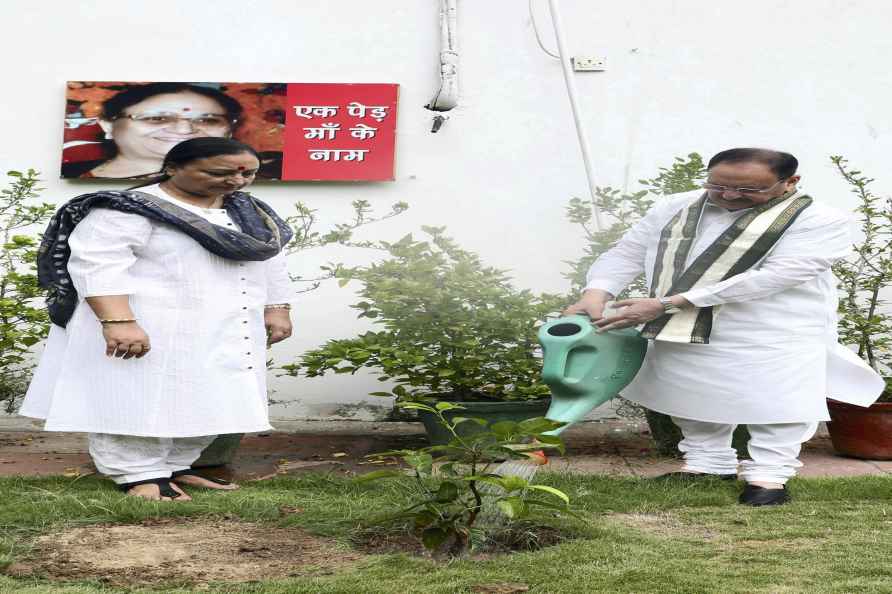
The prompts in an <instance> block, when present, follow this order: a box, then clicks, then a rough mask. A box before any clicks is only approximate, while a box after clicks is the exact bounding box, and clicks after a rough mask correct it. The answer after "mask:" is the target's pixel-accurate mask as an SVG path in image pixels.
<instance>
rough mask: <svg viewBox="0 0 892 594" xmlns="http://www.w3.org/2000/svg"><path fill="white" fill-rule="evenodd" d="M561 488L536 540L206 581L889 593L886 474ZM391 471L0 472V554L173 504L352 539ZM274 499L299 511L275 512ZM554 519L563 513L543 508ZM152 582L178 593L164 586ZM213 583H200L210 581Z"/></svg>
mask: <svg viewBox="0 0 892 594" xmlns="http://www.w3.org/2000/svg"><path fill="white" fill-rule="evenodd" d="M543 478H544V481H545V482H546V483H547V484H551V485H553V486H555V487H558V488H560V489H562V490H564V491H565V492H567V493H568V494H569V495H570V497H571V499H572V501H573V504H574V507H575V508H576V509H577V510H578V511H579V512H580V513H581V515H582V518H583V519H582V520H574V521H573V522H574V523H575V532H576V535H575V536H576V538H575V539H573V540H568V541H566V542H564V543H562V544H559V545H557V546H554V547H549V548H546V549H543V550H540V551H536V552H525V553H514V554H512V555H507V556H498V557H491V558H487V559H484V560H475V559H470V560H462V561H455V562H451V563H438V562H434V561H431V560H428V559H423V558H418V557H412V556H409V555H401V554H400V555H375V556H370V557H368V559H367V560H366V561H363V562H361V563H359V564H358V565H355V566H352V567H349V568H346V569H344V570H343V571H342V572H339V573H336V574H335V575H329V576H324V577H318V578H289V579H287V580H279V581H268V582H262V583H251V584H228V585H227V584H214V585H212V586H211V590H210V591H213V592H227V593H232V594H247V593H264V594H267V593H268V594H272V593H277V594H279V593H281V594H285V593H289V594H290V593H308V594H309V593H312V594H318V593H351V594H353V593H357V594H358V593H366V592H368V593H372V592H381V593H398V594H409V593H416V592H417V593H432V594H433V593H442V594H454V593H458V592H472V591H473V590H472V588H473V586H475V585H479V584H492V583H500V582H513V583H523V584H527V585H529V588H530V589H529V591H530V592H536V593H546V592H547V593H556V594H557V593H560V594H564V593H576V592H579V593H593V592H611V593H613V592H635V593H646V592H654V593H673V592H678V593H684V594H689V593H699V592H703V593H712V592H722V593H741V594H743V593H746V594H750V593H763V592H764V593H775V592H778V593H793V592H797V593H798V592H801V593H808V594H822V593H825V592H826V593H829V592H846V593H849V592H851V593H858V594H861V593H872V592H890V593H892V477H861V478H851V479H844V478H840V479H820V480H798V479H797V480H795V481H793V482H792V483H791V492H792V495H793V497H794V502H793V503H792V504H790V505H787V506H782V507H778V508H758V509H755V508H750V507H745V506H741V505H738V504H737V503H736V498H737V494H738V490H739V488H740V485H739V484H737V485H735V484H733V483H727V482H721V481H708V482H706V483H692V484H687V485H679V484H656V483H651V482H647V481H640V480H632V479H613V478H606V477H597V476H584V475H546V476H545V477H543ZM403 497H404V491H403V490H402V489H400V488H399V487H398V485H394V484H388V483H386V482H379V483H372V484H364V485H356V484H352V483H350V481H348V480H346V479H344V478H340V477H336V476H326V475H318V474H317V475H304V476H300V477H283V478H279V479H275V480H272V481H265V482H261V483H253V484H252V483H249V484H247V485H245V486H244V487H243V488H242V489H241V490H240V491H238V492H235V493H229V494H226V495H221V494H218V493H206V494H201V493H199V494H198V495H197V496H196V497H195V501H194V502H191V503H178V504H160V503H152V502H144V501H139V500H134V499H132V498H126V497H124V496H123V495H122V494H121V493H120V492H118V491H116V490H114V489H113V488H112V487H111V486H110V485H109V484H108V483H106V482H103V481H100V480H97V479H94V478H83V479H79V480H72V479H65V478H48V479H2V480H0V566H2V564H4V563H7V564H8V563H10V562H11V561H12V560H13V559H15V558H16V557H17V556H21V555H24V554H26V553H27V547H28V542H29V541H30V540H31V539H33V538H34V537H35V536H37V535H39V534H43V533H46V532H49V531H52V530H56V529H60V528H63V527H71V526H76V525H84V524H92V523H107V522H113V523H133V522H137V521H140V520H143V519H146V518H153V517H170V516H192V517H196V516H216V517H220V516H224V515H226V516H234V517H238V518H241V519H244V520H248V521H255V522H269V523H271V524H274V525H278V526H289V525H290V526H300V527H302V528H304V529H305V530H307V531H309V532H311V533H314V534H318V535H325V536H330V537H333V538H336V539H340V540H342V541H343V542H344V543H345V546H346V545H347V543H348V542H349V539H350V536H351V534H353V533H354V531H355V529H356V527H357V526H358V525H359V524H361V523H363V522H364V521H366V520H368V519H369V518H372V517H374V516H375V515H376V514H379V513H382V512H384V511H387V510H390V509H391V507H390V506H391V505H392V503H393V502H400V501H401V500H402V498H403ZM281 506H294V507H300V508H301V509H302V510H303V512H302V513H299V514H293V515H286V516H283V515H282V514H281V513H280V511H279V509H280V507H281ZM548 522H550V523H552V524H554V523H555V522H557V525H560V524H561V523H562V522H566V520H548ZM125 591H132V592H149V591H152V590H149V589H142V590H138V589H137V590H123V589H120V588H113V587H109V586H104V585H102V584H101V583H99V582H93V583H87V582H78V583H65V584H62V583H58V582H49V581H42V580H35V579H30V580H24V579H14V578H10V577H2V576H0V592H3V593H5V592H16V593H21V594H45V593H54V594H55V593H65V594H97V593H100V592H101V593H103V594H105V593H111V592H125ZM155 591H163V592H171V593H174V592H176V593H184V592H191V591H192V590H190V589H188V588H186V589H183V588H175V587H172V586H168V587H158V588H156V590H155ZM205 591H208V590H205Z"/></svg>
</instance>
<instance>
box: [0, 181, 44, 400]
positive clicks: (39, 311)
mask: <svg viewBox="0 0 892 594" xmlns="http://www.w3.org/2000/svg"><path fill="white" fill-rule="evenodd" d="M8 175H9V177H10V178H11V183H10V185H9V187H7V188H4V189H3V190H2V191H0V406H2V408H3V410H5V412H8V413H12V412H14V411H15V408H16V406H17V404H18V400H19V399H20V398H21V396H23V395H24V393H25V390H26V388H27V386H28V382H29V380H30V377H31V372H32V369H33V365H32V364H31V363H30V358H27V357H25V355H26V354H27V353H28V351H29V348H30V347H32V346H33V345H35V344H37V343H38V342H40V341H41V340H43V339H44V338H45V337H46V335H47V332H48V331H49V318H48V316H47V313H46V309H45V308H44V304H43V301H42V297H43V295H44V291H43V289H41V288H40V287H39V286H38V283H37V274H36V266H35V263H36V260H37V240H36V239H35V238H34V237H32V236H30V235H24V234H23V233H22V231H24V230H26V229H31V228H33V227H34V226H35V225H38V226H39V225H42V224H43V223H45V222H46V221H47V220H48V219H49V218H50V216H52V214H53V212H54V210H55V206H54V205H52V204H40V205H34V204H29V202H31V201H32V200H33V199H34V198H37V197H38V193H39V192H40V191H41V189H40V188H38V187H37V184H38V183H39V181H40V180H39V178H38V173H37V172H36V171H34V170H33V169H29V170H28V171H26V172H20V171H10V172H8Z"/></svg>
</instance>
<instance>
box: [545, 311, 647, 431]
mask: <svg viewBox="0 0 892 594" xmlns="http://www.w3.org/2000/svg"><path fill="white" fill-rule="evenodd" d="M539 343H540V344H541V345H542V349H543V351H544V361H543V365H542V381H543V382H545V384H546V385H547V386H548V387H549V388H551V406H550V407H549V408H548V412H547V413H546V414H545V416H546V417H547V418H549V419H551V420H552V421H561V422H564V423H567V425H564V426H563V427H561V428H560V429H556V430H554V431H552V432H551V433H553V434H558V433H560V432H561V431H563V430H564V429H566V428H567V427H568V426H569V424H571V423H576V422H578V421H580V420H582V419H583V418H584V417H585V415H587V414H588V413H589V412H590V411H591V410H592V409H593V408H595V407H596V406H600V405H602V404H604V403H605V402H607V401H608V400H610V399H612V398H614V397H616V395H617V394H619V392H620V390H622V389H623V388H625V387H626V386H627V385H629V383H630V382H631V381H632V378H634V377H635V374H636V373H638V370H639V369H641V364H642V363H643V362H644V354H645V353H646V352H647V340H645V339H644V338H642V337H641V335H640V334H639V333H638V331H637V330H635V329H634V328H623V329H622V330H610V331H607V332H596V331H595V326H593V325H592V322H591V320H590V319H589V318H588V317H587V316H585V315H572V316H565V317H562V318H558V319H556V320H552V321H550V322H547V323H546V324H544V325H543V326H541V327H540V328H539Z"/></svg>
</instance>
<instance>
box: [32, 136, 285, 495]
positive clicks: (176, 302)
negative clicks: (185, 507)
mask: <svg viewBox="0 0 892 594" xmlns="http://www.w3.org/2000/svg"><path fill="white" fill-rule="evenodd" d="M258 167H259V159H258V158H257V155H256V153H255V152H254V150H253V149H252V148H251V147H249V146H247V145H245V144H242V143H239V142H236V141H234V140H230V139H225V138H196V139H192V140H187V141H185V142H182V143H180V144H178V145H177V146H175V147H174V148H173V149H172V150H171V151H170V152H169V153H168V154H167V156H166V157H165V159H164V164H163V169H162V175H161V176H160V178H158V179H157V180H154V181H156V182H157V183H150V184H147V185H146V186H141V187H139V190H138V191H125V192H97V193H92V194H84V195H82V196H79V197H77V198H75V199H73V200H71V201H70V202H68V203H67V204H66V205H65V206H63V207H62V208H61V209H60V210H59V212H57V213H56V215H55V217H53V220H52V221H51V222H50V225H49V227H48V228H47V231H46V233H45V234H44V240H43V243H42V244H41V247H40V252H39V257H38V276H39V279H40V282H41V285H42V286H45V287H47V289H48V291H47V306H48V309H49V313H50V319H51V320H52V321H53V323H54V325H53V327H52V329H51V332H50V335H49V337H48V340H47V345H46V349H45V351H44V354H43V357H42V359H41V361H40V364H39V366H38V369H37V371H36V373H35V376H34V379H33V381H32V383H31V386H30V387H29V390H28V393H27V395H26V397H25V402H24V404H23V406H22V410H21V414H23V415H25V416H30V417H36V418H42V419H46V425H45V428H46V429H47V430H49V431H83V432H87V433H89V434H90V435H89V441H90V454H91V455H92V457H93V460H94V462H95V464H96V468H97V469H98V470H99V471H100V472H101V473H103V474H105V475H108V476H110V477H111V478H112V479H113V480H114V481H115V482H116V483H118V484H119V485H120V486H121V488H122V489H123V490H125V491H126V492H127V493H129V494H130V495H134V496H138V497H145V498H148V499H156V500H157V499H161V500H177V501H183V500H188V499H189V497H188V495H186V494H185V492H184V491H183V490H182V489H181V488H180V486H181V485H194V486H198V487H206V488H212V489H232V488H235V485H231V484H228V483H226V482H225V481H218V480H210V479H206V478H202V477H200V476H197V475H196V474H195V473H194V472H193V471H191V470H190V465H191V464H192V462H194V461H195V460H196V459H197V458H198V456H199V455H200V454H201V451H202V450H203V449H204V448H205V447H206V446H207V445H208V444H209V443H210V442H211V441H213V439H214V438H215V437H216V435H217V434H220V433H248V432H256V431H265V430H268V429H270V425H269V419H268V415H267V401H266V359H265V350H266V346H267V344H268V343H275V342H278V341H280V340H283V339H285V338H287V337H288V336H290V335H291V321H290V315H289V314H290V312H289V309H290V305H288V301H289V300H290V297H291V294H292V291H291V289H290V279H289V277H288V273H287V271H286V267H285V256H284V254H283V253H282V249H283V248H284V246H285V245H287V243H288V241H289V240H290V239H291V236H292V232H291V230H290V229H289V228H288V226H287V224H286V223H285V222H283V221H282V220H281V219H280V218H279V217H278V216H276V214H275V213H274V212H273V210H272V209H271V208H270V207H269V206H267V205H266V204H264V203H263V202H261V201H259V200H257V199H256V198H254V197H252V196H251V195H249V194H247V193H245V192H241V191H239V190H241V189H243V188H244V187H246V186H247V185H249V184H250V183H251V182H252V181H253V179H254V176H255V175H256V173H257V169H258Z"/></svg>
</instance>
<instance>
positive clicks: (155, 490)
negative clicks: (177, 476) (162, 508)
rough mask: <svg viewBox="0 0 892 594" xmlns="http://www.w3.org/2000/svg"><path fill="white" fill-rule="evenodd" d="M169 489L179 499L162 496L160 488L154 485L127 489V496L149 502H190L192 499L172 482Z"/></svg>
mask: <svg viewBox="0 0 892 594" xmlns="http://www.w3.org/2000/svg"><path fill="white" fill-rule="evenodd" d="M170 488H171V489H173V490H174V491H176V492H177V493H179V494H180V495H179V497H164V496H162V495H161V487H160V486H159V485H157V484H156V483H144V484H142V485H136V486H135V487H133V488H131V489H128V491H127V495H129V496H131V497H139V498H141V499H148V500H150V501H192V498H191V497H189V495H188V494H187V493H186V492H185V491H183V490H182V489H180V488H179V487H178V486H177V485H176V484H174V483H173V482H171V483H170Z"/></svg>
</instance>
